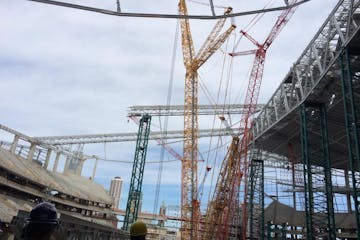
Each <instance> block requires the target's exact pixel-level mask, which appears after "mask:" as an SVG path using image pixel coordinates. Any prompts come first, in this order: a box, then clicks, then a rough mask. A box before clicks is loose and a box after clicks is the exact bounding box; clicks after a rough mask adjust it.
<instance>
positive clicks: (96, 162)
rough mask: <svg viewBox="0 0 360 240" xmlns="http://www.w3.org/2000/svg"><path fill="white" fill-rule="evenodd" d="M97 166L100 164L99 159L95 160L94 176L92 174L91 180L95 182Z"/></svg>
mask: <svg viewBox="0 0 360 240" xmlns="http://www.w3.org/2000/svg"><path fill="white" fill-rule="evenodd" d="M97 164H98V159H97V158H96V160H95V166H94V169H93V174H92V179H91V180H92V181H94V178H95V174H96V168H97Z"/></svg>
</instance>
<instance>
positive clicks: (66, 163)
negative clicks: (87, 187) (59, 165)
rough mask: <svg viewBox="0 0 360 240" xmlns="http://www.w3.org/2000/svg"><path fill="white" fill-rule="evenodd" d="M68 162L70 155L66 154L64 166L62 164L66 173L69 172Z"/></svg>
mask: <svg viewBox="0 0 360 240" xmlns="http://www.w3.org/2000/svg"><path fill="white" fill-rule="evenodd" d="M69 164H70V157H69V156H67V157H66V162H65V166H64V173H68V172H69Z"/></svg>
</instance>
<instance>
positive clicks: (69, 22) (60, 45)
mask: <svg viewBox="0 0 360 240" xmlns="http://www.w3.org/2000/svg"><path fill="white" fill-rule="evenodd" d="M71 2H74V3H83V2H84V1H71ZM86 2H87V4H89V5H93V6H97V7H102V8H106V9H113V10H115V7H116V6H115V1H86ZM279 2H281V1H279ZM336 2H337V1H329V3H327V4H324V3H323V1H320V0H313V1H310V2H308V3H306V4H304V5H303V6H301V7H299V9H298V10H297V12H296V13H295V15H294V16H293V18H292V19H291V20H290V22H289V23H288V25H287V26H286V27H285V28H284V30H283V32H282V33H281V34H280V35H279V37H278V38H277V39H276V40H275V41H274V43H273V45H272V46H271V47H270V49H269V51H268V55H267V59H266V65H265V71H264V78H263V81H262V89H261V92H260V97H259V102H261V103H264V102H266V101H267V100H268V98H269V97H270V96H271V95H272V93H273V92H274V90H275V89H276V88H277V86H278V85H279V84H280V82H281V81H282V79H283V78H284V76H285V75H286V74H287V72H288V71H289V68H290V67H291V66H292V63H293V62H295V61H296V59H297V57H299V55H300V54H301V52H302V51H303V49H304V48H305V46H306V45H307V44H308V42H309V41H310V40H311V38H312V37H313V35H314V34H315V33H316V31H317V29H318V28H319V26H320V25H321V24H322V22H323V21H324V19H325V18H326V16H327V15H328V14H329V12H330V10H331V8H332V7H333V6H334V5H335V4H336ZM220 3H221V5H225V6H227V5H232V6H233V7H234V9H235V11H240V10H249V9H256V8H260V7H263V6H260V5H262V4H263V2H261V1H243V2H242V3H241V4H239V2H238V1H223V2H219V4H220ZM121 7H122V9H124V10H126V11H129V12H131V11H134V12H141V11H142V12H145V11H150V12H162V13H176V12H177V1H168V0H161V1H158V0H157V1H142V4H139V2H138V1H130V0H126V1H125V0H122V1H121ZM208 11H209V7H208V6H203V5H199V4H195V3H193V2H189V12H191V13H193V14H196V13H204V12H206V13H208ZM216 11H217V12H218V13H220V12H221V11H223V10H222V9H218V8H216ZM278 14H279V13H278V12H276V13H269V14H266V15H265V17H264V19H263V20H261V21H259V22H258V24H257V25H256V26H255V27H254V28H252V29H251V30H250V31H249V32H250V33H251V34H252V36H253V37H254V38H255V39H257V40H258V41H259V42H261V41H263V40H264V39H265V37H266V36H267V34H268V33H269V31H270V28H271V26H272V25H273V22H274V21H275V19H276V16H277V15H278ZM0 16H1V21H0V34H1V36H2V37H1V38H0V79H1V80H0V81H1V89H0V109H1V113H2V114H1V124H4V125H6V126H9V127H11V128H14V129H16V130H18V131H20V132H23V133H25V134H27V135H31V136H46V135H70V134H87V133H89V134H91V133H113V132H136V131H137V129H138V128H137V126H136V124H134V123H132V122H128V119H127V118H126V115H127V109H128V107H130V106H132V105H158V104H161V105H164V104H166V99H167V95H168V83H169V78H170V74H171V72H170V68H171V64H172V62H171V61H172V54H173V44H174V37H175V30H176V24H177V21H176V20H174V19H167V20H165V19H140V18H120V17H112V16H106V15H101V14H96V13H90V12H84V11H79V10H73V9H67V8H62V7H56V6H48V5H44V4H39V3H34V2H30V1H23V0H21V1H20V0H4V1H2V4H1V5H0ZM309 16H311V17H309ZM251 18H252V16H248V17H241V18H236V22H237V24H238V28H237V29H236V34H235V33H234V34H233V35H232V37H231V38H230V39H229V41H228V42H227V44H228V45H227V46H228V47H227V48H226V47H225V46H226V45H224V47H223V48H222V51H219V52H217V53H215V54H214V55H213V57H212V58H211V59H210V60H209V61H208V62H207V63H206V64H204V65H203V66H202V67H201V69H200V70H199V76H200V81H201V83H202V84H203V85H204V86H205V88H206V90H207V91H208V92H209V93H210V96H211V98H209V97H208V96H206V94H205V93H204V89H202V88H199V103H201V104H209V103H213V100H214V99H217V96H218V91H219V89H221V91H220V93H219V99H220V100H219V103H223V102H224V101H225V99H226V102H227V103H237V104H239V103H242V102H243V101H244V100H243V99H244V95H245V90H246V87H247V81H248V77H249V75H248V74H249V71H250V69H251V66H252V62H253V56H246V57H237V58H233V59H230V58H229V57H228V55H227V52H228V51H230V50H232V46H233V44H234V43H236V42H237V41H238V39H239V34H238V33H239V30H240V29H243V28H245V26H246V25H247V24H248V22H249V20H250V19H251ZM190 22H191V29H192V33H193V40H194V45H195V48H196V50H198V49H199V47H200V46H201V44H202V43H203V42H204V40H205V39H206V36H207V35H208V33H209V32H210V31H211V29H212V27H213V26H214V24H215V22H216V21H204V20H201V21H200V20H192V21H190ZM228 24H229V23H227V26H228ZM304 26H306V27H304ZM180 39H181V38H180V37H179V38H178V41H177V43H176V44H177V45H176V46H177V55H176V61H175V69H174V87H173V91H172V101H171V104H183V101H184V75H185V71H184V66H183V62H182V61H183V59H182V53H181V43H180ZM253 48H254V45H253V44H252V43H250V42H249V41H248V40H246V39H245V38H242V39H241V41H240V43H239V49H238V50H249V49H253ZM224 57H225V63H224ZM231 61H232V68H231V69H230V68H229V66H230V64H231ZM223 63H224V64H223ZM223 66H224V67H223ZM228 76H230V78H228ZM221 78H222V80H221ZM220 83H221V87H219V85H220ZM227 84H228V85H227ZM226 86H228V87H227V89H228V92H227V93H226V94H225V93H224V91H225V89H226ZM235 119H236V118H235V117H234V121H235ZM199 120H200V121H199V128H201V129H203V128H211V127H214V128H217V127H218V126H219V124H220V123H219V120H218V119H215V121H214V122H215V125H213V119H212V117H199ZM161 121H162V125H163V123H164V118H162V119H161ZM159 126H160V123H159V121H158V118H157V117H154V118H153V125H152V129H153V130H154V131H156V130H159ZM182 127H183V119H182V117H171V118H170V120H169V129H172V130H181V129H182ZM224 141H225V142H226V141H229V140H228V139H224ZM211 144H212V146H209V145H210V140H209V139H206V140H205V139H204V140H200V141H199V146H200V151H201V152H202V155H203V156H204V158H207V153H206V151H208V149H209V148H210V149H213V148H216V141H215V140H213V142H211ZM171 146H172V147H173V148H174V149H175V150H176V151H177V152H179V153H181V152H182V143H181V142H178V143H176V144H172V145H171ZM85 150H86V152H85V153H86V154H96V155H100V156H102V155H103V154H104V146H103V145H101V144H100V145H97V146H95V145H94V146H87V147H86V148H85ZM225 151H226V146H224V147H222V148H221V154H220V153H219V155H218V156H216V155H215V154H214V153H213V152H212V153H211V154H210V156H209V163H210V164H214V162H215V161H216V168H217V169H219V165H220V162H221V160H222V159H223V157H224V156H223V155H224V153H225ZM134 152H135V144H134V142H132V143H118V144H109V146H108V148H107V157H108V159H119V160H132V159H133V156H134ZM181 155H182V154H181ZM220 155H222V156H220ZM159 158H160V147H159V146H158V145H157V144H156V143H155V142H152V143H151V144H150V145H149V154H148V161H154V160H159ZM215 158H216V159H215ZM165 159H174V158H173V157H172V156H171V155H169V154H166V156H165ZM93 164H94V162H93V161H92V160H88V161H87V163H86V164H85V167H84V175H85V176H91V174H92V167H93ZM205 167H206V164H205V163H199V172H201V174H200V173H199V179H202V177H203V176H204V169H205ZM214 169H215V166H214ZM180 170H181V165H180V163H179V162H172V163H166V164H164V170H163V176H162V179H163V181H162V184H168V185H176V186H180V182H181V171H180ZM157 171H158V165H156V164H153V165H152V164H148V165H146V173H145V177H144V181H146V182H147V183H148V184H149V185H151V186H152V188H153V187H154V184H156V176H157ZM214 171H218V170H214ZM130 174H131V164H114V163H108V162H104V161H101V162H99V166H98V171H97V178H96V179H97V180H98V181H101V183H102V184H104V185H105V186H108V184H109V180H110V178H111V177H114V176H118V175H120V176H121V177H123V178H124V179H125V180H126V181H127V182H126V183H124V184H125V186H126V184H128V181H129V178H130ZM215 178H216V176H215ZM210 180H211V179H210V177H208V178H207V181H206V183H205V184H206V185H207V186H209V185H210ZM199 181H200V180H199ZM127 186H128V185H127ZM144 191H145V190H144ZM149 192H151V191H148V193H147V194H149ZM164 197H166V196H165V195H164Z"/></svg>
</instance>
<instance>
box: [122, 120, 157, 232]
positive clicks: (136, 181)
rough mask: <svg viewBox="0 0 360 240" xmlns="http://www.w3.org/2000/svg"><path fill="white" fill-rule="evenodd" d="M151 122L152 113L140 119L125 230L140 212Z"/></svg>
mask: <svg viewBox="0 0 360 240" xmlns="http://www.w3.org/2000/svg"><path fill="white" fill-rule="evenodd" d="M150 124H151V116H150V115H144V116H143V117H142V118H141V119H140V124H139V131H138V138H137V141H136V150H135V156H134V164H133V169H132V174H131V181H130V189H129V196H128V200H127V204H126V213H125V218H124V226H123V228H124V229H125V230H129V227H130V226H131V224H133V223H134V222H135V221H136V220H137V216H138V212H139V203H140V199H141V189H142V181H143V176H144V167H145V160H146V152H147V146H148V141H149V134H150Z"/></svg>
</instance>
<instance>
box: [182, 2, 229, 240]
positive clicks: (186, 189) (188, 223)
mask: <svg viewBox="0 0 360 240" xmlns="http://www.w3.org/2000/svg"><path fill="white" fill-rule="evenodd" d="M231 10H232V9H231V8H228V9H226V11H225V14H229V13H230V12H231ZM179 13H180V15H188V14H187V7H186V2H185V0H180V2H179ZM225 21H226V19H225V18H223V19H220V20H219V21H218V22H217V23H216V24H215V26H214V28H213V29H212V31H211V32H210V34H209V36H208V37H207V39H206V40H205V42H204V44H203V45H202V47H201V48H200V50H199V51H198V53H197V54H196V53H195V50H194V44H193V41H192V36H191V31H190V24H189V19H186V18H183V19H180V26H181V34H182V41H181V44H182V51H183V61H184V65H185V69H186V74H185V99H184V101H185V104H184V147H183V159H182V167H181V175H182V186H181V189H182V190H181V219H182V226H181V239H186V240H188V239H198V230H199V229H198V226H199V217H200V208H199V204H200V203H199V201H198V199H197V195H198V194H197V189H198V186H197V161H198V157H197V151H198V114H197V113H198V112H197V111H198V77H197V71H198V69H199V68H200V67H201V66H202V65H203V64H204V63H205V62H206V61H207V60H208V59H209V58H210V57H211V56H212V54H213V53H215V51H216V50H218V49H219V48H220V46H221V45H222V44H223V43H224V42H225V40H226V39H227V38H228V37H229V36H230V34H231V32H232V31H233V30H234V29H235V25H233V24H232V25H231V26H230V27H229V28H228V29H227V30H226V31H225V32H224V33H222V34H220V31H221V29H222V28H223V26H224V24H225Z"/></svg>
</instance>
